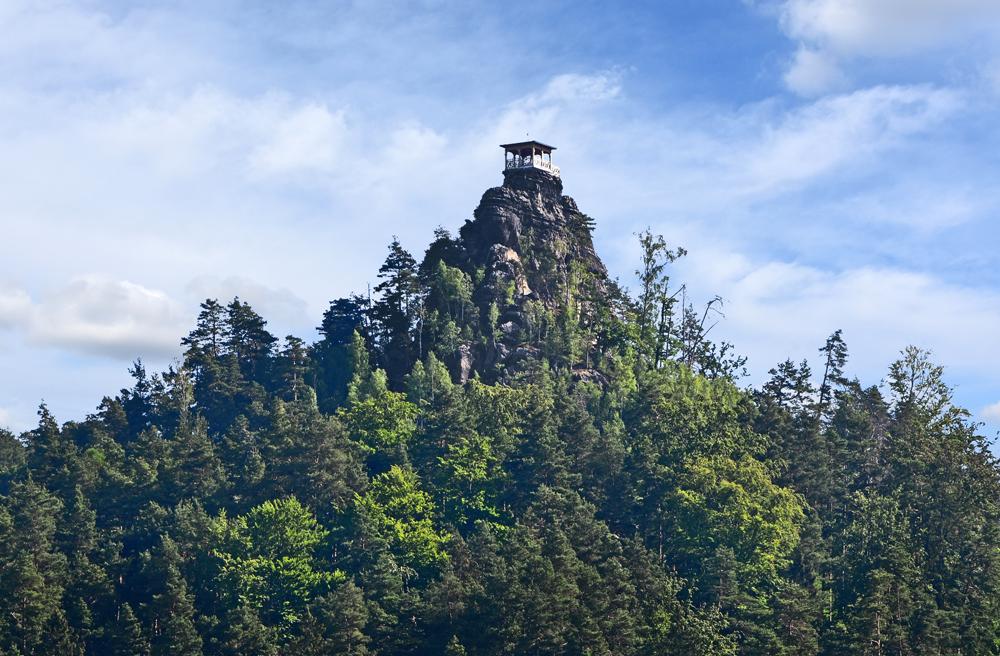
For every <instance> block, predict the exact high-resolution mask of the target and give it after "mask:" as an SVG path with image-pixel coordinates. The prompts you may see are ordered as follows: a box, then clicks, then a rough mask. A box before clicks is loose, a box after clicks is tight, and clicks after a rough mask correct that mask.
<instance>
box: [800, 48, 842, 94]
mask: <svg viewBox="0 0 1000 656" xmlns="http://www.w3.org/2000/svg"><path fill="white" fill-rule="evenodd" d="M785 84H787V85H788V88H789V89H791V90H792V91H794V92H796V93H798V94H800V95H803V96H818V95H820V94H823V93H826V92H828V91H831V90H834V89H839V88H843V87H844V86H846V84H847V78H846V76H845V75H844V72H843V71H842V70H840V66H839V65H838V64H837V62H836V60H835V59H834V58H833V57H831V56H830V55H828V54H826V53H824V52H820V51H817V50H813V49H811V48H806V47H800V48H799V51H798V52H797V53H795V59H794V60H793V61H792V64H791V66H789V68H788V70H787V71H785Z"/></svg>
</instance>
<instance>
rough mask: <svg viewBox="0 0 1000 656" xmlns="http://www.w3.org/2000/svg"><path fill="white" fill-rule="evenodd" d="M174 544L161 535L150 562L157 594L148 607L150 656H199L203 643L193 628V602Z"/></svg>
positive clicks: (194, 627)
mask: <svg viewBox="0 0 1000 656" xmlns="http://www.w3.org/2000/svg"><path fill="white" fill-rule="evenodd" d="M181 563H182V561H181V555H180V553H179V552H178V550H177V545H176V543H175V542H174V541H173V540H172V539H171V538H170V537H169V536H167V535H164V536H163V538H162V540H161V542H160V546H159V548H158V549H157V552H156V554H155V557H154V559H153V562H152V567H153V576H152V578H153V579H154V580H156V581H157V584H158V591H157V592H156V593H154V594H153V597H152V601H151V603H150V615H151V617H152V624H153V640H152V654H153V656H200V655H201V653H202V639H201V636H200V635H199V634H198V630H197V628H196V626H195V609H194V601H193V599H192V597H191V595H190V593H189V592H188V588H187V582H186V581H185V580H184V575H183V574H182V573H181Z"/></svg>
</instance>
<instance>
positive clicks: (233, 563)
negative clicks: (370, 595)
mask: <svg viewBox="0 0 1000 656" xmlns="http://www.w3.org/2000/svg"><path fill="white" fill-rule="evenodd" d="M327 534H328V532H327V531H326V530H325V529H323V528H322V526H320V524H319V522H317V521H316V518H315V517H314V516H313V514H312V512H311V511H310V510H309V509H308V508H306V507H304V506H303V505H302V504H301V503H299V501H298V500H297V499H295V497H288V498H286V499H278V500H275V501H266V502H264V503H263V504H261V505H259V506H257V507H256V508H254V509H253V510H251V511H250V512H249V513H247V514H246V515H243V516H241V517H237V518H234V519H233V520H231V521H230V524H229V529H228V535H227V547H226V551H224V552H222V553H220V554H219V557H220V558H221V559H222V576H223V577H224V578H225V579H227V580H228V581H230V582H231V585H232V588H233V590H234V592H235V593H236V596H237V597H238V599H239V600H240V603H244V604H247V605H248V606H250V607H251V608H254V609H258V610H259V611H260V612H261V615H262V617H263V618H264V619H265V620H266V621H267V622H268V623H269V624H270V625H273V626H277V627H278V628H279V629H282V630H283V629H285V628H287V627H288V626H290V625H292V624H295V623H296V622H298V621H299V620H300V619H301V618H302V614H303V612H304V611H305V609H306V607H307V605H308V603H309V601H310V600H311V599H312V598H313V596H315V595H316V594H317V593H319V592H322V591H323V590H324V589H325V588H326V586H328V585H329V584H330V583H331V582H333V581H335V580H337V579H338V578H341V577H342V576H343V575H342V574H341V573H339V572H330V571H324V570H323V569H322V565H323V561H322V559H321V558H320V557H319V555H318V553H317V551H318V549H319V547H320V545H321V544H322V543H323V541H324V539H325V538H326V536H327Z"/></svg>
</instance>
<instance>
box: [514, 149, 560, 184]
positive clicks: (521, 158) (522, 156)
mask: <svg viewBox="0 0 1000 656" xmlns="http://www.w3.org/2000/svg"><path fill="white" fill-rule="evenodd" d="M500 147H501V148H503V150H504V171H510V170H516V169H540V170H542V171H545V172H546V173H549V174H551V175H554V176H555V177H557V178H558V177H559V167H558V166H556V165H554V164H553V163H552V151H553V150H555V146H549V145H546V144H543V143H541V142H539V141H521V142H518V143H510V144H501V145H500Z"/></svg>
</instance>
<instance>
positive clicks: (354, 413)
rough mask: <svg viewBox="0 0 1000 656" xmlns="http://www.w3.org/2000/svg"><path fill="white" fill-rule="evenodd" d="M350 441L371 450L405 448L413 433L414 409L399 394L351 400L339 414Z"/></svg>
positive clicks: (414, 424)
mask: <svg viewBox="0 0 1000 656" xmlns="http://www.w3.org/2000/svg"><path fill="white" fill-rule="evenodd" d="M339 416H340V419H341V420H342V421H343V422H344V425H345V426H346V428H347V431H348V433H349V434H350V435H351V437H352V438H354V439H355V440H357V441H358V442H360V443H361V444H363V445H365V446H366V447H367V448H369V449H370V450H372V451H379V450H382V449H391V448H393V447H398V446H401V445H405V444H406V443H407V442H409V440H410V438H411V437H413V433H414V431H415V430H416V423H415V420H416V418H417V406H415V405H414V404H413V403H410V402H409V401H407V400H406V395H405V394H403V393H401V392H390V391H384V392H381V393H379V394H377V395H376V396H372V397H369V398H365V399H361V400H358V401H354V402H352V403H351V404H350V406H348V407H347V408H344V409H342V410H341V411H340V413H339Z"/></svg>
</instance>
